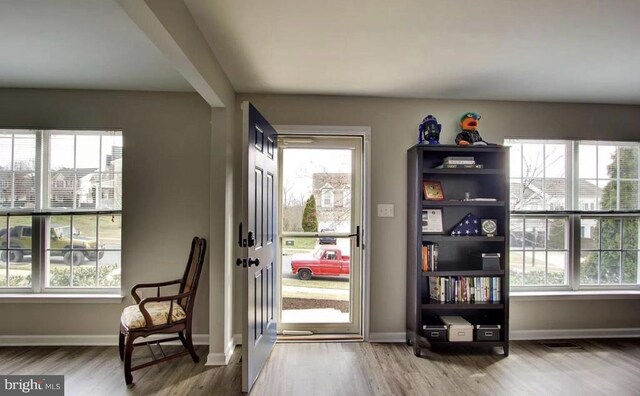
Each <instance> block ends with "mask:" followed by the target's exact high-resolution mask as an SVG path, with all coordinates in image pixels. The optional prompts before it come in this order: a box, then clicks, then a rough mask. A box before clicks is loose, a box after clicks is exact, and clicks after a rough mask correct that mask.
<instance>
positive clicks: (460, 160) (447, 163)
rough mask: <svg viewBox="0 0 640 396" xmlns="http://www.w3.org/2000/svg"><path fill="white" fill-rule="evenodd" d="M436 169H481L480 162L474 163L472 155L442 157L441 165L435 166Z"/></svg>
mask: <svg viewBox="0 0 640 396" xmlns="http://www.w3.org/2000/svg"><path fill="white" fill-rule="evenodd" d="M436 168H438V169H459V168H468V169H482V168H483V166H482V164H476V160H475V158H473V157H444V160H443V161H442V165H439V166H436Z"/></svg>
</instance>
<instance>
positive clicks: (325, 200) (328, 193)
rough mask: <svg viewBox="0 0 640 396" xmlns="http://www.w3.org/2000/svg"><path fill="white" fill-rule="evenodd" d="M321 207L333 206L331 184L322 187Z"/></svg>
mask: <svg viewBox="0 0 640 396" xmlns="http://www.w3.org/2000/svg"><path fill="white" fill-rule="evenodd" d="M321 198H322V207H323V208H332V207H333V189H332V187H331V186H329V187H323V188H322V196H321Z"/></svg>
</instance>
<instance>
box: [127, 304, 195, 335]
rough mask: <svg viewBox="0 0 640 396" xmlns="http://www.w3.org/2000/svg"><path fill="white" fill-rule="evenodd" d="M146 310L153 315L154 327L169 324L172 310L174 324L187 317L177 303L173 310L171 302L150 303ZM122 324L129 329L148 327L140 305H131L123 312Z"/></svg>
mask: <svg viewBox="0 0 640 396" xmlns="http://www.w3.org/2000/svg"><path fill="white" fill-rule="evenodd" d="M145 308H146V309H147V311H148V312H149V315H151V321H152V322H153V324H152V326H160V325H164V324H167V322H168V319H169V310H170V309H171V322H172V323H176V322H179V321H181V320H182V319H184V318H186V317H187V314H186V313H185V312H184V309H182V307H181V306H180V305H178V304H176V303H175V302H174V303H173V308H171V302H170V301H161V302H150V303H147V304H146V305H145ZM121 322H122V323H123V324H124V325H125V326H127V328H129V329H139V328H141V327H147V321H146V320H144V315H142V312H140V307H139V306H138V305H129V306H128V307H126V308H125V309H124V311H123V312H122V317H121Z"/></svg>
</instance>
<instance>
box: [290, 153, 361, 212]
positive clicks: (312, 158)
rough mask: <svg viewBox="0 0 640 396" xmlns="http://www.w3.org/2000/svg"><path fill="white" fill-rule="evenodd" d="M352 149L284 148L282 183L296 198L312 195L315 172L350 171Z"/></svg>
mask: <svg viewBox="0 0 640 396" xmlns="http://www.w3.org/2000/svg"><path fill="white" fill-rule="evenodd" d="M352 153H353V152H352V150H348V149H340V150H335V149H306V148H305V149H288V148H285V149H283V157H282V165H283V166H282V170H283V180H282V185H283V186H284V187H285V189H287V190H288V192H290V193H291V194H292V196H293V197H295V198H296V199H298V198H300V196H303V198H304V199H306V198H308V197H309V196H310V195H311V190H312V186H311V183H312V179H311V175H312V174H313V173H322V172H329V173H350V172H351V161H352Z"/></svg>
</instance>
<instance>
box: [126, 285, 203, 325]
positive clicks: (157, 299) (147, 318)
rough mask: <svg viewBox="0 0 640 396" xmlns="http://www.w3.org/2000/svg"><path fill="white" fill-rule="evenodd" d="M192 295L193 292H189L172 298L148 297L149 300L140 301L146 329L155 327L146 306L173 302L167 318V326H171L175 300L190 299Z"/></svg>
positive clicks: (139, 306)
mask: <svg viewBox="0 0 640 396" xmlns="http://www.w3.org/2000/svg"><path fill="white" fill-rule="evenodd" d="M191 294H192V292H190V291H188V292H185V293H180V294H175V295H172V296H163V297H147V298H145V299H143V300H142V301H140V302H139V303H138V308H139V309H140V312H141V313H142V316H144V320H145V322H146V323H147V326H146V327H153V320H151V315H150V314H149V311H147V308H145V305H146V304H147V303H150V302H162V301H171V304H170V305H169V313H168V316H167V324H171V323H172V314H173V300H179V299H181V298H185V297H189V296H190V295H191Z"/></svg>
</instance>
